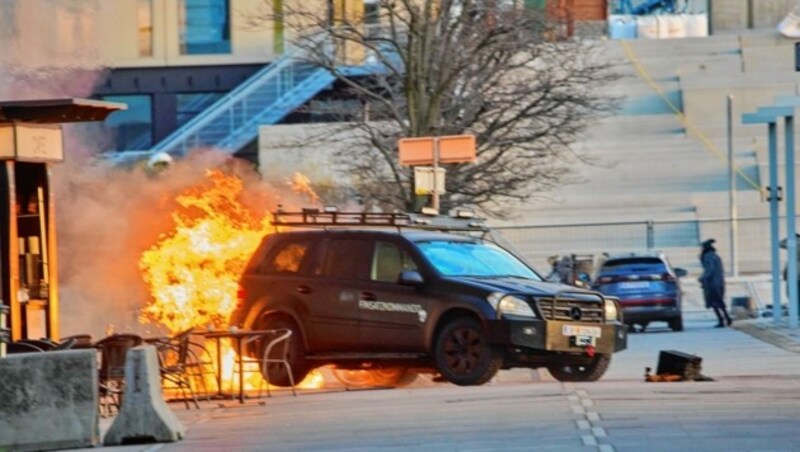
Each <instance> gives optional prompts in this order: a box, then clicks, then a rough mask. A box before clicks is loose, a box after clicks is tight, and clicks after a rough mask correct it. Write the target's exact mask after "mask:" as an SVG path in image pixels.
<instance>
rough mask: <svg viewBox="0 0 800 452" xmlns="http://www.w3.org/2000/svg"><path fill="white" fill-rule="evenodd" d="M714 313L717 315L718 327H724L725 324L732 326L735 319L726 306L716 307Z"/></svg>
mask: <svg viewBox="0 0 800 452" xmlns="http://www.w3.org/2000/svg"><path fill="white" fill-rule="evenodd" d="M714 314H716V315H717V328H722V327H724V326H725V325H728V326H731V323H733V320H731V316H729V315H728V310H727V309H725V306H723V307H721V308H717V307H715V308H714Z"/></svg>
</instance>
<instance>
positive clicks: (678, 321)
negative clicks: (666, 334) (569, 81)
mask: <svg viewBox="0 0 800 452" xmlns="http://www.w3.org/2000/svg"><path fill="white" fill-rule="evenodd" d="M669 327H670V328H671V329H672V331H683V317H676V318H674V319H672V320H670V321H669Z"/></svg>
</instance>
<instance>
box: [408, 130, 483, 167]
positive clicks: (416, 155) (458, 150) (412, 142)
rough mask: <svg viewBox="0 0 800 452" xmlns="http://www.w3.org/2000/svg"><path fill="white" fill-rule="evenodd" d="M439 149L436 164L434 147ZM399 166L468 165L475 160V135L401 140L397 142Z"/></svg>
mask: <svg viewBox="0 0 800 452" xmlns="http://www.w3.org/2000/svg"><path fill="white" fill-rule="evenodd" d="M437 145H438V147H439V158H438V162H434V160H435V159H436V146H437ZM398 148H399V150H400V164H401V165H412V166H414V165H433V164H436V163H468V162H474V161H475V160H476V152H475V135H448V136H443V137H414V138H401V139H400V140H399V141H398Z"/></svg>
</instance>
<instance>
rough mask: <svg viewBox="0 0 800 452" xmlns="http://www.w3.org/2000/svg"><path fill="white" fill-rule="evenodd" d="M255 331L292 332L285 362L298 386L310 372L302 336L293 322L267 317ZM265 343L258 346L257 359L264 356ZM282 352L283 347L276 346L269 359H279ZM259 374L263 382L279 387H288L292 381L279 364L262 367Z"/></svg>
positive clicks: (272, 363) (284, 367)
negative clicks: (285, 330)
mask: <svg viewBox="0 0 800 452" xmlns="http://www.w3.org/2000/svg"><path fill="white" fill-rule="evenodd" d="M257 329H259V330H278V329H287V330H291V331H292V336H291V337H290V338H289V350H288V352H287V354H286V361H287V362H288V363H289V367H291V369H292V377H294V383H295V384H298V383H300V382H301V381H303V379H304V378H306V376H307V375H308V373H309V372H310V371H311V368H310V367H309V364H308V361H306V351H305V347H304V346H303V336H302V333H301V332H300V328H299V327H298V326H297V324H296V323H294V321H293V320H291V319H287V318H283V317H267V318H266V319H263V320H262V321H261V322H259V323H258V325H257ZM266 346H267V342H266V341H264V342H262V343H260V344H259V347H258V357H259V358H260V357H262V356H264V348H265V347H266ZM282 351H283V347H281V346H276V347H273V349H272V350H271V354H272V356H270V357H269V358H275V359H280V356H279V354H280V353H281V352H282ZM261 373H262V375H263V377H264V379H265V380H267V381H268V382H269V383H270V384H273V385H275V386H281V387H289V386H291V385H292V381H291V379H290V378H289V373H288V372H287V369H286V366H284V365H283V363H280V362H270V363H268V364H267V365H266V366H262V368H261Z"/></svg>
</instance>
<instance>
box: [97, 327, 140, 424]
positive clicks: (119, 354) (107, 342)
mask: <svg viewBox="0 0 800 452" xmlns="http://www.w3.org/2000/svg"><path fill="white" fill-rule="evenodd" d="M141 343H142V338H141V337H139V336H137V335H135V334H114V335H111V336H108V337H106V338H104V339H101V340H99V341H97V343H96V344H95V345H94V348H96V349H97V350H99V352H100V370H99V396H100V397H99V398H100V415H101V416H102V415H110V414H111V408H112V407H114V408H116V409H117V412H119V408H120V407H121V406H122V397H123V394H124V391H125V358H126V356H127V354H128V350H130V349H131V348H133V347H136V346H137V345H141Z"/></svg>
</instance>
